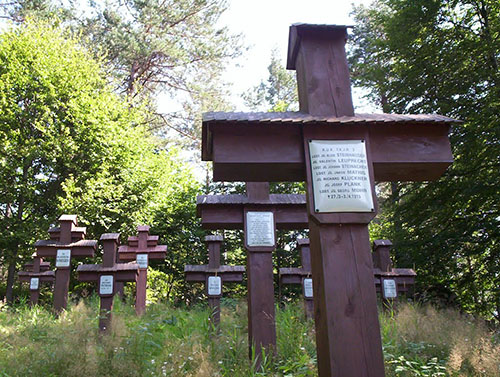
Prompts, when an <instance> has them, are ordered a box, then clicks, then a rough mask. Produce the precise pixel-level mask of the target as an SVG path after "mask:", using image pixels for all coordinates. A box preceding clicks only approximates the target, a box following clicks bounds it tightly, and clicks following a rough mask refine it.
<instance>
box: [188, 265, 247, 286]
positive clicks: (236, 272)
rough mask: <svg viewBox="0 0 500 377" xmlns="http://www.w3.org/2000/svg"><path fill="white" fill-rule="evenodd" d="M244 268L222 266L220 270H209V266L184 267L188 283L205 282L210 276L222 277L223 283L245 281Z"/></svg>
mask: <svg viewBox="0 0 500 377" xmlns="http://www.w3.org/2000/svg"><path fill="white" fill-rule="evenodd" d="M244 272H245V267H244V266H226V265H223V266H220V267H219V268H209V267H208V265H191V264H187V265H185V266H184V273H185V275H186V281H189V282H204V281H205V280H206V278H207V276H208V275H216V274H217V276H220V277H221V279H222V281H223V282H228V283H229V282H240V281H242V280H243V273H244Z"/></svg>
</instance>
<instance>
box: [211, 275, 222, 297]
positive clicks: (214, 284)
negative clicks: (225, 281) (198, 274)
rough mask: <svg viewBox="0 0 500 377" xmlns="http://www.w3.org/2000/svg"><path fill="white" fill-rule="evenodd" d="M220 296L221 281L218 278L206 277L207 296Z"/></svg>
mask: <svg viewBox="0 0 500 377" xmlns="http://www.w3.org/2000/svg"><path fill="white" fill-rule="evenodd" d="M221 294H222V281H221V278H220V276H209V277H208V295H209V296H220V295H221Z"/></svg>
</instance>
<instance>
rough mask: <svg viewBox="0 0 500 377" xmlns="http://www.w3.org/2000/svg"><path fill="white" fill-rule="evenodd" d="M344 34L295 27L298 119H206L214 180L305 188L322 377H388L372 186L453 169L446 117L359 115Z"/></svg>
mask: <svg viewBox="0 0 500 377" xmlns="http://www.w3.org/2000/svg"><path fill="white" fill-rule="evenodd" d="M346 39H347V27H346V26H337V25H308V24H296V25H292V26H291V28H290V36H289V43H288V46H289V48H288V62H287V68H288V69H295V70H296V71H297V83H298V92H299V102H300V111H299V112H286V113H246V114H245V113H208V114H204V117H203V144H202V158H203V160H211V161H213V170H214V180H216V181H255V182H263V181H264V182H274V181H306V182H307V203H308V217H309V238H310V240H311V267H312V273H313V276H314V281H313V285H314V308H315V309H314V310H315V320H316V321H315V323H316V347H317V356H318V371H319V375H320V376H342V377H349V376H356V377H362V376H377V377H378V376H384V360H383V355H382V344H381V338H380V325H379V322H378V312H377V300H376V293H375V286H374V284H373V263H372V259H371V251H370V240H369V234H368V223H369V222H370V221H371V220H372V219H373V217H374V216H375V215H376V212H377V203H376V200H374V198H375V197H376V196H375V181H420V180H433V179H437V178H439V177H440V176H441V175H442V174H443V172H444V171H445V170H446V169H447V167H448V166H449V165H450V164H451V163H452V162H453V156H452V154H451V148H450V142H449V139H448V132H449V128H450V125H451V124H453V123H455V122H457V121H456V120H454V119H451V118H447V117H444V116H440V115H424V114H418V115H392V114H354V107H353V103H352V97H351V87H350V79H349V67H348V65H347V58H346V54H345V42H346Z"/></svg>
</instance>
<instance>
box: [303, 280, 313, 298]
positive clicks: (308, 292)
mask: <svg viewBox="0 0 500 377" xmlns="http://www.w3.org/2000/svg"><path fill="white" fill-rule="evenodd" d="M304 297H306V298H312V297H313V280H312V279H311V278H305V279H304Z"/></svg>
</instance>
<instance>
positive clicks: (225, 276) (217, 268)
mask: <svg viewBox="0 0 500 377" xmlns="http://www.w3.org/2000/svg"><path fill="white" fill-rule="evenodd" d="M222 241H223V238H222V236H217V235H213V236H206V237H205V242H206V243H207V246H208V265H191V264H188V265H186V266H185V267H184V273H185V274H186V281H189V282H204V283H205V288H206V292H207V296H208V305H209V307H210V310H211V316H210V321H211V324H212V326H213V327H214V329H216V331H217V332H218V331H219V323H220V299H221V297H222V284H223V283H230V282H241V281H242V280H243V273H244V272H245V267H244V266H226V265H222V266H221V264H220V260H221V255H220V247H221V244H222Z"/></svg>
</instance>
